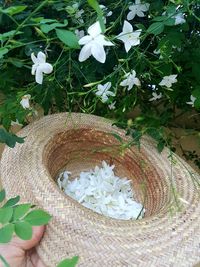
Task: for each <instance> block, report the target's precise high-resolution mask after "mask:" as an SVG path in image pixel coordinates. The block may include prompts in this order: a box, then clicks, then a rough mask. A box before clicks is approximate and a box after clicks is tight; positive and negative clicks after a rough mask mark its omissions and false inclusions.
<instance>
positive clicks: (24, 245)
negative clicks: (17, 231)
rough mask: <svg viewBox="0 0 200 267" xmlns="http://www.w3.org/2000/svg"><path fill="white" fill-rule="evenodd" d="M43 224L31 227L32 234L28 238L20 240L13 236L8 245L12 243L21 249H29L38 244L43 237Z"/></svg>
mask: <svg viewBox="0 0 200 267" xmlns="http://www.w3.org/2000/svg"><path fill="white" fill-rule="evenodd" d="M44 231H45V226H38V227H33V235H32V238H31V239H30V240H21V239H19V238H18V237H14V238H13V239H12V241H11V242H10V245H14V246H15V247H18V248H20V249H22V250H29V249H31V248H33V247H35V246H36V245H38V244H39V242H40V240H41V239H42V237H43V234H44Z"/></svg>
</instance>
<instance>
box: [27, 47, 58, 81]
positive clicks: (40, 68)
mask: <svg viewBox="0 0 200 267" xmlns="http://www.w3.org/2000/svg"><path fill="white" fill-rule="evenodd" d="M31 59H32V61H33V63H34V64H33V66H32V71H31V73H32V75H35V81H36V82H37V83H39V84H42V82H43V73H45V74H49V73H51V72H52V71H53V66H52V65H51V64H49V63H46V55H45V54H44V53H42V52H39V53H38V54H37V57H35V55H34V53H32V54H31Z"/></svg>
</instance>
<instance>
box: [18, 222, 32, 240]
mask: <svg viewBox="0 0 200 267" xmlns="http://www.w3.org/2000/svg"><path fill="white" fill-rule="evenodd" d="M15 233H16V235H17V236H18V237H19V238H21V239H23V240H30V239H31V238H32V235H33V230H32V226H31V225H30V223H28V222H17V223H15Z"/></svg>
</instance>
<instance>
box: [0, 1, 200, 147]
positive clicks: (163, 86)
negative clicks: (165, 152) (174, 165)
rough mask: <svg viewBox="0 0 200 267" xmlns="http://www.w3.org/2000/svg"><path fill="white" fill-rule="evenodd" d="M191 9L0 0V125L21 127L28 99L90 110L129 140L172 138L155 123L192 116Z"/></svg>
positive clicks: (199, 80)
mask: <svg viewBox="0 0 200 267" xmlns="http://www.w3.org/2000/svg"><path fill="white" fill-rule="evenodd" d="M1 2H3V1H1ZM199 12H200V5H199V4H198V1H195V0H192V1H191V0H184V1H180V0H170V1H164V0H144V1H142V0H130V1H129V0H123V1H122V0H118V1H116V0H110V1H103V0H102V1H99V3H98V2H97V1H96V0H88V1H85V0H80V1H75V0H72V1H69V0H65V1H63V0H62V1H61V0H56V1H53V0H45V1H40V2H39V4H38V1H37V2H36V1H32V0H29V1H26V0H23V1H17V0H16V1H12V2H10V1H4V2H3V3H2V6H1V8H0V29H1V34H0V41H1V47H0V67H1V72H0V81H1V83H0V91H1V102H2V104H1V107H0V119H1V124H3V126H4V128H5V129H6V130H9V129H10V126H11V125H12V124H13V123H19V124H24V125H25V124H27V123H28V122H29V120H30V117H31V116H37V110H38V107H42V109H43V111H44V114H48V113H55V112H62V111H68V112H71V111H73V112H85V113H94V114H96V115H100V116H104V117H109V118H114V119H115V121H116V124H117V125H118V126H121V127H123V128H125V129H126V130H127V132H128V133H129V134H131V135H132V136H133V138H134V140H135V142H136V143H138V141H139V139H140V137H141V136H142V134H144V133H147V134H150V135H151V136H152V137H154V138H155V139H156V140H157V142H158V149H159V150H162V148H163V147H164V145H172V146H173V144H170V141H171V139H170V136H169V135H166V133H165V131H164V129H165V127H172V126H173V127H174V126H177V123H178V122H177V120H176V118H178V117H180V116H183V115H184V116H186V115H187V114H188V112H189V114H191V112H192V113H193V116H192V117H188V118H189V119H188V120H190V121H191V120H196V121H198V110H199V108H200V76H199V64H200V49H199V48H200V42H199V41H200V34H199V22H200V18H199ZM31 73H32V75H31ZM138 110H139V113H138ZM133 112H135V113H134V116H133V115H132V113H133ZM187 116H190V115H187ZM1 139H2V138H1V136H0V140H1Z"/></svg>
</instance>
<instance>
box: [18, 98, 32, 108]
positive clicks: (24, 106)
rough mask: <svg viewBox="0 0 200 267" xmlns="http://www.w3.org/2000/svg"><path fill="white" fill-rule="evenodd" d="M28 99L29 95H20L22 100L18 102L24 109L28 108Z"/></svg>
mask: <svg viewBox="0 0 200 267" xmlns="http://www.w3.org/2000/svg"><path fill="white" fill-rule="evenodd" d="M30 99H31V95H24V96H22V100H21V101H20V104H21V106H22V107H23V108H24V109H29V108H30V103H29V100H30Z"/></svg>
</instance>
